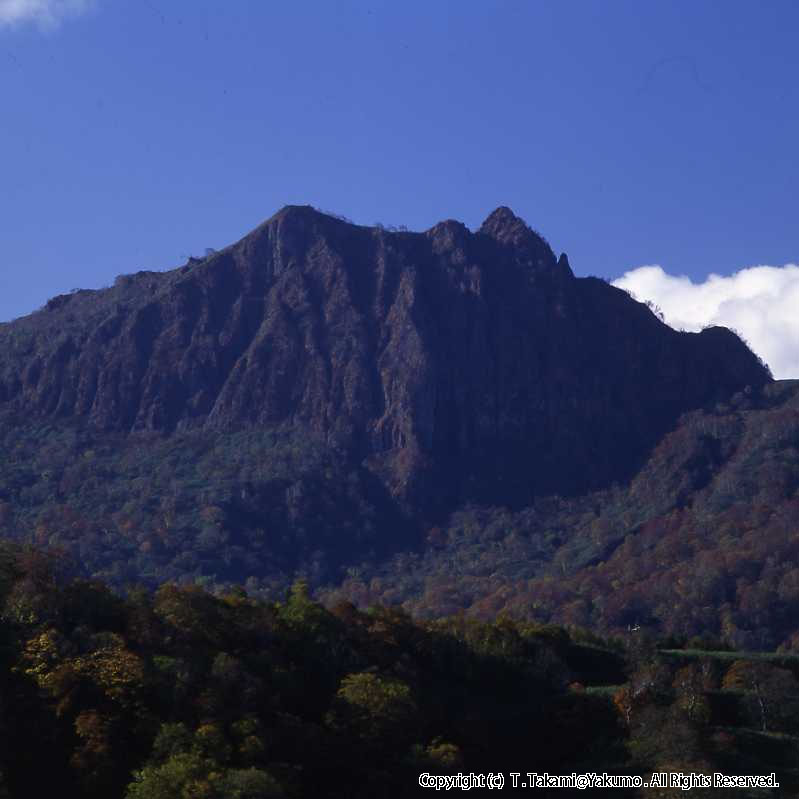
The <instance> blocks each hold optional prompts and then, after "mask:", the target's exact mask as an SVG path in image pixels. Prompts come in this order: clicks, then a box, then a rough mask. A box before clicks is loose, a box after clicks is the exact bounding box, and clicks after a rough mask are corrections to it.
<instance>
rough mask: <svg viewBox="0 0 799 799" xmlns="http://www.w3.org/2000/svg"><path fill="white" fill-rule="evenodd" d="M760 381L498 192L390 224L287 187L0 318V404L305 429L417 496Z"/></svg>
mask: <svg viewBox="0 0 799 799" xmlns="http://www.w3.org/2000/svg"><path fill="white" fill-rule="evenodd" d="M769 380H770V377H769V375H768V372H767V370H766V369H765V368H764V367H763V366H762V365H761V364H760V363H759V361H758V359H757V358H756V357H755V356H754V355H753V354H752V353H751V352H750V351H749V350H748V349H747V348H746V346H745V345H744V344H743V343H742V342H741V341H740V339H738V338H737V337H736V336H735V335H734V334H733V333H731V332H730V331H728V330H726V329H722V328H713V329H709V330H705V331H703V332H702V333H699V334H689V333H678V332H676V331H674V330H672V329H670V328H669V327H667V326H666V325H664V324H662V323H661V322H660V321H659V320H658V319H657V318H656V317H655V316H654V315H653V314H652V313H651V312H650V311H649V310H648V309H647V308H646V307H644V306H643V305H641V304H639V303H636V302H635V301H634V300H632V299H631V298H630V297H629V296H627V295H626V294H625V293H624V292H622V291H620V290H618V289H616V288H613V287H612V286H609V285H607V284H605V283H604V282H602V281H600V280H597V279H593V278H584V279H578V278H575V277H574V276H573V274H572V272H571V269H570V267H569V264H568V261H567V259H566V257H565V256H564V255H562V256H561V257H560V258H559V259H556V258H555V255H554V253H553V252H552V250H551V249H550V247H549V245H548V244H547V243H546V242H545V241H544V240H543V239H542V238H541V237H539V236H538V235H537V234H535V233H534V232H533V231H532V230H530V229H529V228H528V227H527V226H526V225H525V224H524V222H522V221H521V220H520V219H518V218H517V217H515V216H514V215H513V214H512V212H511V211H510V210H508V209H507V208H499V209H497V210H496V211H495V212H494V213H492V214H491V215H490V216H489V217H488V219H487V220H486V221H485V223H484V224H483V225H482V227H481V228H480V229H479V230H478V231H477V232H474V233H472V232H470V231H469V230H468V229H467V228H466V227H464V226H463V225H462V224H460V223H458V222H454V221H447V222H442V223H440V224H438V225H436V226H435V227H433V228H432V229H430V230H429V231H427V232H425V233H405V232H387V231H384V230H382V229H375V228H366V227H359V226H355V225H352V224H349V223H346V222H343V221H340V220H338V219H336V218H333V217H329V216H325V215H323V214H321V213H319V212H317V211H315V210H313V209H311V208H310V207H287V208H284V209H283V210H282V211H280V212H279V213H278V214H276V215H275V216H274V217H272V218H271V219H270V220H269V221H267V222H266V223H264V224H263V225H262V226H260V227H259V228H257V229H256V230H254V231H253V232H252V233H250V234H249V235H247V236H246V237H245V238H243V239H242V240H241V241H239V242H238V243H237V244H234V245H232V246H231V247H228V248H227V249H225V250H223V251H220V252H218V253H214V254H212V255H211V256H209V257H208V258H206V259H203V260H196V259H192V260H191V261H190V262H189V263H188V264H187V265H186V266H184V267H182V268H179V269H176V270H173V271H171V272H165V273H139V274H137V275H132V276H125V277H121V278H119V279H118V280H117V282H116V284H115V286H113V287H112V288H110V289H105V290H102V291H96V292H92V291H83V292H78V293H76V294H72V295H67V296H63V297H57V298H55V299H53V300H51V301H50V302H49V303H48V304H47V306H46V307H45V308H43V309H42V310H41V311H38V312H36V313H35V314H32V315H31V316H28V317H25V318H22V319H19V320H16V321H15V322H12V323H9V324H5V325H0V408H5V409H7V410H10V411H14V412H21V413H24V414H25V415H26V417H28V418H31V417H34V418H35V417H42V418H50V417H54V416H57V417H81V418H84V419H85V420H86V421H87V422H88V423H89V424H90V425H92V426H93V427H95V428H99V429H105V430H114V431H124V432H131V433H133V432H136V431H143V430H156V431H163V432H165V433H171V432H173V431H176V430H185V429H189V428H193V427H200V426H203V427H211V428H226V429H228V428H235V427H239V426H250V425H257V426H263V427H278V426H291V427H293V428H300V429H302V428H306V429H308V430H310V431H313V432H314V433H315V434H320V433H321V434H322V435H323V436H325V437H326V438H327V441H328V442H329V443H330V444H331V446H335V447H336V448H338V449H342V450H343V451H345V452H346V453H347V454H348V457H350V458H352V459H353V460H354V461H356V462H363V463H365V464H366V465H367V466H368V467H369V468H370V469H371V470H372V471H373V472H374V473H375V474H377V475H378V476H379V477H380V478H381V480H382V481H383V482H384V483H385V485H386V486H387V487H388V488H389V489H390V490H391V492H392V493H393V494H395V495H396V496H399V497H402V498H403V499H406V500H408V501H410V502H411V503H412V504H419V505H423V506H445V505H449V504H451V503H454V502H457V501H462V500H465V499H474V500H478V501H486V502H492V503H500V504H501V503H507V504H518V503H523V502H525V501H527V500H529V499H530V497H532V496H534V495H536V494H542V493H553V492H554V493H573V492H577V491H582V490H585V489H588V488H592V487H597V486H601V485H605V484H608V483H610V482H613V481H616V480H621V479H624V478H625V477H627V476H629V475H630V474H631V473H632V472H633V470H634V469H635V468H636V467H637V466H638V465H640V463H641V459H642V458H643V456H644V455H645V454H646V452H648V451H649V450H650V449H651V447H652V446H653V445H654V444H655V443H656V441H657V440H658V439H659V438H660V436H662V434H663V433H664V432H665V431H666V430H667V429H669V428H670V427H671V426H673V424H674V423H675V421H676V419H677V417H678V416H679V415H680V414H681V413H683V412H685V411H686V410H689V409H692V408H696V407H699V406H702V405H705V404H707V403H709V402H712V401H714V400H715V399H718V398H722V397H727V396H730V395H731V394H733V393H734V392H735V391H738V390H741V389H744V388H745V387H746V386H752V387H754V388H756V387H759V386H761V385H762V384H764V383H766V382H768V381H769Z"/></svg>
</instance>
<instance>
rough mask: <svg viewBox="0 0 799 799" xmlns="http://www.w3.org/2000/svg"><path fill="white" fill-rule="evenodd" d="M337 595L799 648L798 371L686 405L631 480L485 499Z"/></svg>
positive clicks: (428, 609) (419, 609)
mask: <svg viewBox="0 0 799 799" xmlns="http://www.w3.org/2000/svg"><path fill="white" fill-rule="evenodd" d="M330 596H331V598H335V597H342V596H346V597H349V598H350V599H353V600H357V601H359V602H361V603H365V604H368V603H370V602H376V601H382V602H390V603H394V602H404V603H405V604H406V607H408V608H409V609H411V610H412V611H413V612H416V613H420V614H422V615H431V616H436V615H440V614H442V613H452V612H455V611H456V610H458V609H467V610H468V611H469V612H470V613H473V614H475V615H477V616H479V617H482V618H492V617H494V616H495V615H496V614H497V613H501V612H510V613H512V614H514V615H516V616H519V617H527V618H535V619H538V620H539V621H545V622H557V623H560V624H566V625H578V626H588V627H593V628H595V629H601V630H604V631H607V632H613V631H616V632H619V631H622V630H624V629H626V628H627V627H629V626H634V625H642V626H645V627H648V628H649V629H651V630H652V631H654V632H656V633H657V634H660V635H673V636H676V637H677V638H680V639H682V640H684V639H685V638H687V637H690V636H696V635H704V636H707V637H709V638H712V639H715V640H724V641H726V642H727V643H729V644H732V645H735V646H738V647H744V648H771V647H776V646H782V647H784V648H787V649H791V650H793V649H798V648H799V622H798V621H797V620H799V381H780V382H777V383H773V384H772V385H770V386H767V387H766V388H765V389H764V391H763V393H762V394H758V395H755V394H753V393H740V394H737V395H735V396H733V397H732V398H731V399H730V401H729V402H728V403H720V404H718V405H717V406H715V407H714V408H711V409H707V410H703V411H695V412H692V413H690V414H687V415H686V416H685V417H683V419H682V420H681V422H680V424H679V425H678V427H677V428H676V430H674V431H673V432H672V433H670V434H669V435H667V436H666V437H665V438H664V439H663V441H662V442H661V443H660V444H659V445H658V446H657V448H656V449H655V450H654V452H653V453H652V455H651V457H650V458H649V460H648V462H647V463H646V465H645V466H644V468H643V469H642V470H641V471H640V472H639V473H638V474H637V475H636V476H635V478H634V479H633V480H632V481H631V482H630V483H629V484H627V485H624V486H619V487H617V488H615V489H614V490H611V491H605V492H598V493H594V494H591V495H587V496H585V497H581V498H573V499H563V498H550V499H547V500H542V501H540V502H538V503H536V504H535V505H534V506H532V507H530V508H526V509H524V510H521V511H517V512H514V511H511V510H508V509H504V508H499V509H498V508H479V507H472V508H467V509H463V510H459V511H458V512H456V513H454V514H453V515H452V516H451V517H449V519H448V520H447V522H446V523H445V524H442V525H440V526H436V527H433V528H431V529H430V530H429V531H428V532H427V535H426V546H425V548H424V549H423V550H422V551H421V552H418V553H410V554H408V553H406V554H402V555H397V556H395V557H394V558H393V559H392V560H390V562H388V564H384V565H382V566H381V567H380V568H377V569H374V568H365V569H364V571H363V573H362V574H354V575H352V576H350V577H349V578H348V580H347V581H346V583H345V585H344V586H343V589H340V590H334V591H332V592H330Z"/></svg>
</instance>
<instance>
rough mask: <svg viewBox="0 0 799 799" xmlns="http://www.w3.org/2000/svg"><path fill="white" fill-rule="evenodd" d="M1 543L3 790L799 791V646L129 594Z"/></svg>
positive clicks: (70, 793) (366, 793)
mask: <svg viewBox="0 0 799 799" xmlns="http://www.w3.org/2000/svg"><path fill="white" fill-rule="evenodd" d="M0 555H2V557H1V558H0V636H1V640H2V649H0V654H1V656H2V658H3V660H4V663H3V667H2V670H1V671H0V673H1V674H2V681H3V684H2V689H1V690H2V694H1V696H2V707H3V714H2V729H1V730H0V734H2V743H3V747H2V750H0V756H1V757H2V763H0V770H1V771H2V787H1V788H0V790H1V791H2V795H4V796H7V797H17V796H65V797H81V799H84V798H85V799H90V798H91V799H95V798H97V799H99V798H100V797H103V799H113V798H114V797H120V799H122V798H123V797H124V799H144V798H145V797H146V798H147V799H178V797H209V798H211V797H218V798H219V799H223V797H224V798H225V799H229V798H230V797H233V798H234V799H265V798H266V797H305V796H320V797H322V796H324V797H403V796H411V795H418V793H419V792H420V791H421V789H420V788H419V787H418V777H419V775H420V774H422V773H428V774H433V775H447V774H450V775H453V774H458V773H469V772H476V773H487V772H492V773H496V772H503V773H504V774H505V775H506V779H507V775H508V774H510V773H511V772H521V773H523V774H524V773H526V772H527V771H536V772H541V773H543V772H549V773H572V772H574V771H576V772H578V773H582V772H598V773H609V774H625V775H640V776H642V778H646V779H648V778H649V776H650V775H651V774H652V773H654V772H661V771H682V772H696V773H699V772H703V773H713V772H720V773H725V774H770V773H772V772H773V773H775V774H777V775H778V776H777V779H778V781H779V782H780V786H781V787H780V789H779V790H780V791H783V793H780V794H779V795H790V791H791V790H796V789H798V788H799V769H797V768H796V762H797V760H796V757H797V754H799V751H798V750H799V737H797V736H799V727H797V718H799V712H797V711H799V682H797V674H798V673H799V657H797V656H794V655H767V654H763V653H747V652H733V651H715V652H711V651H708V650H697V649H692V648H690V647H684V648H681V649H673V648H667V647H669V646H671V644H670V643H668V642H664V641H657V640H654V639H652V638H651V637H649V636H647V635H646V633H645V631H640V630H636V631H631V632H629V633H628V634H627V636H625V637H621V638H614V639H601V638H598V637H597V636H595V635H593V634H591V633H589V632H587V631H585V630H580V629H578V628H571V629H565V628H562V627H556V626H551V625H540V624H534V623H530V622H519V621H514V620H513V619H511V618H509V617H507V616H500V617H498V618H497V619H495V620H494V621H492V622H483V621H479V620H475V619H469V618H467V617H465V616H464V615H463V614H460V615H455V616H449V617H443V618H440V619H435V620H428V621H418V620H414V619H413V618H411V617H410V616H409V615H408V614H407V613H406V612H405V611H403V610H401V609H398V608H387V607H383V606H379V605H375V606H372V607H370V608H368V609H365V610H359V609H357V608H356V607H355V606H354V605H352V604H351V603H349V602H346V601H342V602H340V603H338V604H337V605H335V606H334V607H332V608H330V609H327V608H325V607H323V606H322V605H320V604H318V603H317V602H314V601H313V600H312V599H311V597H310V595H309V592H308V586H307V584H306V583H304V582H302V581H300V582H296V583H294V584H293V585H292V587H291V589H290V590H289V591H288V592H287V593H286V595H285V596H284V597H283V598H282V599H281V600H280V601H274V602H266V601H262V600H257V599H252V598H250V597H248V596H247V593H246V592H245V591H244V590H243V589H240V588H239V589H236V590H232V591H230V592H229V593H227V594H220V595H213V594H210V593H208V592H206V591H205V590H203V589H202V588H200V587H197V586H177V585H174V584H165V585H163V586H161V587H160V588H159V589H158V590H157V591H156V592H155V593H154V594H153V593H149V592H146V591H143V590H138V591H137V590H131V591H130V592H128V593H127V594H126V595H125V596H121V595H120V594H118V593H114V592H112V591H111V590H109V589H108V587H106V586H105V585H103V584H102V583H100V582H98V581H91V580H84V579H79V578H75V577H73V576H70V575H69V574H68V573H67V570H65V569H64V566H63V561H60V560H58V559H57V558H54V557H53V556H52V555H50V554H47V553H43V552H40V551H37V550H35V549H31V548H26V547H17V546H14V545H9V544H5V545H3V547H2V551H1V552H0ZM695 790H697V791H698V795H699V796H703V795H708V796H710V795H719V794H718V793H715V792H714V793H711V792H710V790H708V791H707V792H705V793H703V792H702V790H701V789H695ZM730 790H732V789H730ZM735 790H736V793H735V796H738V797H744V796H749V795H751V796H762V795H764V794H763V792H762V791H760V792H758V791H754V792H753V793H751V794H750V793H747V792H746V791H743V790H740V789H735ZM575 793H576V792H575ZM600 793H601V792H600ZM547 795H548V794H547ZM558 795H569V794H568V792H563V791H562V792H560V793H558ZM614 795H617V796H624V795H629V796H636V795H638V794H636V793H635V792H634V791H623V792H621V793H620V792H619V791H618V790H616V791H614ZM646 795H647V796H651V795H656V796H663V797H666V796H678V795H680V793H679V789H678V788H676V789H671V788H664V789H662V790H661V789H657V790H655V789H652V790H651V791H647V792H646Z"/></svg>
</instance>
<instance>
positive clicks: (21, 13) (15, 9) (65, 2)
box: [0, 0, 93, 29]
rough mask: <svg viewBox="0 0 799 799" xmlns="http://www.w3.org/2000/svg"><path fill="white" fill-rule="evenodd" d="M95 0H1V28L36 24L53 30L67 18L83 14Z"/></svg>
mask: <svg viewBox="0 0 799 799" xmlns="http://www.w3.org/2000/svg"><path fill="white" fill-rule="evenodd" d="M92 5H93V0H0V26H3V25H17V24H21V23H24V22H34V23H36V24H37V25H39V27H41V28H45V29H52V28H55V27H57V26H58V25H59V24H60V23H61V21H62V20H64V19H66V18H67V17H74V16H77V15H78V14H83V13H84V12H85V11H87V10H88V9H89V8H90V7H91V6H92Z"/></svg>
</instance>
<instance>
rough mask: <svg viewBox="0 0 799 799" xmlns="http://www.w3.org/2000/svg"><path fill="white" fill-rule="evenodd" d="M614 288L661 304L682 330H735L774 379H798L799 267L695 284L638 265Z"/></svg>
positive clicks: (745, 272)
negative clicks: (727, 328)
mask: <svg viewBox="0 0 799 799" xmlns="http://www.w3.org/2000/svg"><path fill="white" fill-rule="evenodd" d="M613 285H614V286H618V287H619V288H622V289H626V290H627V291H630V292H631V293H632V294H633V295H634V296H635V297H636V298H637V299H638V300H641V301H644V300H649V301H651V302H653V303H654V304H655V305H657V306H659V307H660V309H661V311H663V315H664V317H665V320H666V322H667V323H668V324H670V325H671V326H672V327H675V328H678V329H684V330H701V329H702V328H703V327H705V326H706V325H723V326H725V327H730V328H734V329H735V330H736V331H737V332H738V333H740V335H741V336H743V338H744V339H745V340H746V342H747V343H748V344H749V346H750V347H751V348H752V349H753V350H754V351H755V352H756V353H757V354H758V355H759V356H760V357H761V358H762V359H763V360H764V361H765V362H766V363H767V364H768V365H769V366H770V367H771V370H772V372H773V373H774V377H776V378H778V379H784V378H799V266H797V265H796V264H786V265H785V266H751V267H748V268H746V269H741V270H740V272H736V273H735V274H732V275H730V276H729V277H724V276H722V275H715V274H712V275H709V276H708V278H707V279H706V280H705V281H704V282H702V283H694V282H692V281H691V279H690V278H688V277H685V276H684V275H681V276H675V275H669V274H667V273H666V272H664V271H663V269H661V267H660V266H657V265H655V266H639V267H638V268H637V269H632V270H631V271H629V272H626V273H625V274H624V275H623V276H622V277H620V278H619V279H618V280H614V281H613Z"/></svg>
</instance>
